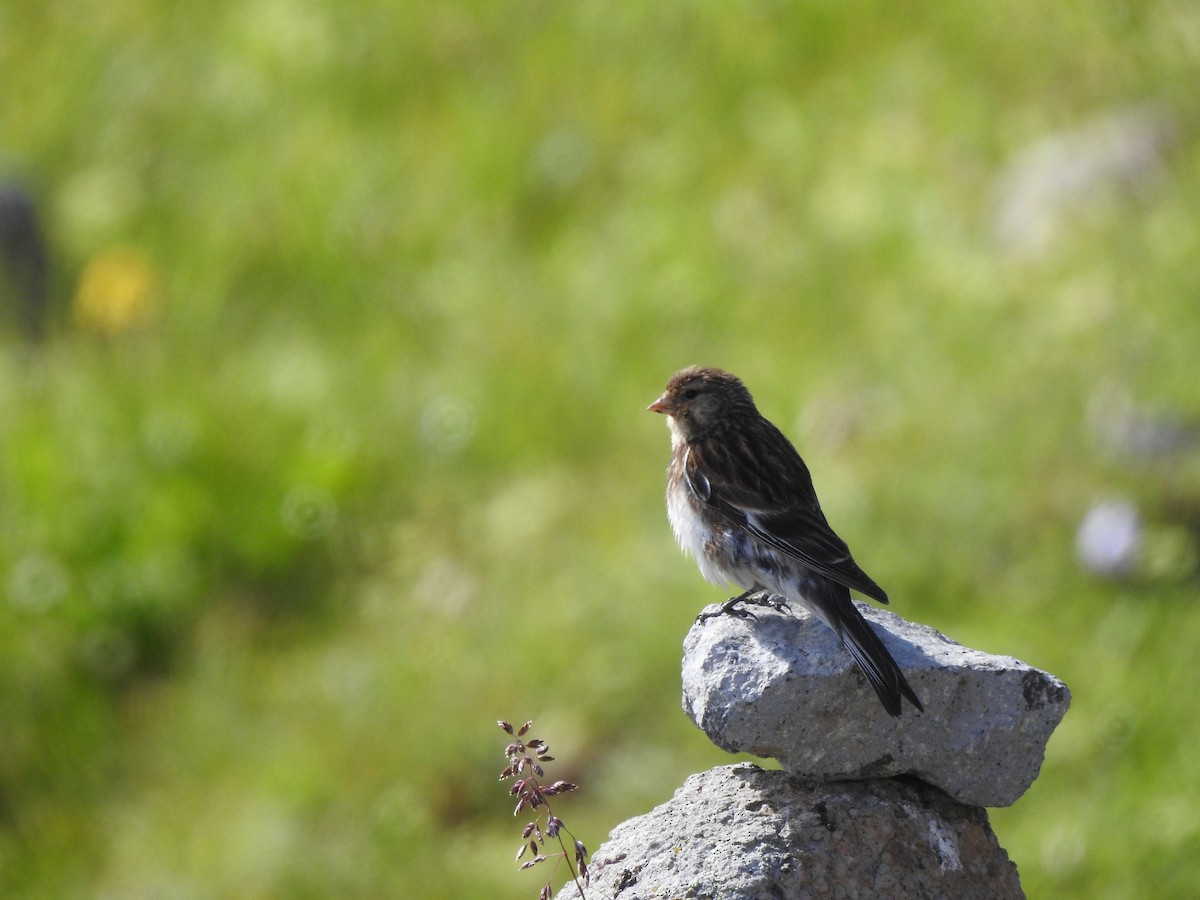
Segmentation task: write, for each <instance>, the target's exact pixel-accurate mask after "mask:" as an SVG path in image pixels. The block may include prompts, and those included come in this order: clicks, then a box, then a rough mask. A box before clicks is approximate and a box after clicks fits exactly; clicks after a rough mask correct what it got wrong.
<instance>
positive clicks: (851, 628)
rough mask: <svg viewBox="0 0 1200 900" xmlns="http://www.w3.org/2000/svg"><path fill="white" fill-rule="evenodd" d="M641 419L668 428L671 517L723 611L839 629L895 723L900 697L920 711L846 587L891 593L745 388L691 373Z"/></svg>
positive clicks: (711, 372) (706, 372)
mask: <svg viewBox="0 0 1200 900" xmlns="http://www.w3.org/2000/svg"><path fill="white" fill-rule="evenodd" d="M648 409H650V410H651V411H652V412H657V413H663V414H664V415H665V416H666V417H667V425H668V427H669V428H670V430H671V462H670V465H668V467H667V516H668V518H670V520H671V528H672V530H674V532H675V538H676V540H678V541H679V546H681V547H682V548H683V549H684V551H685V552H686V553H690V554H691V555H692V556H693V557H695V559H696V562H697V564H698V565H699V566H700V572H701V574H702V575H703V576H704V577H705V578H706V579H708V580H709V581H710V582H712V583H713V584H725V583H732V584H735V585H737V586H738V587H740V588H742V589H743V591H744V593H742V594H740V595H739V596H737V597H733V598H731V599H729V600H728V601H726V602H725V603H724V604H722V606H721V612H722V613H728V614H730V615H735V616H741V617H743V618H751V619H753V618H755V616H754V614H753V613H751V612H750V611H749V610H747V609H745V608H744V605H745V604H753V605H756V606H767V607H771V608H773V609H777V610H780V611H787V610H788V605H787V602H788V601H789V600H790V601H795V602H797V603H800V604H802V605H803V606H804V607H805V608H807V609H808V610H809V611H811V612H812V613H813V614H814V615H816V616H817V618H819V619H820V620H821V621H822V622H824V623H825V624H826V625H828V626H829V627H830V628H832V629H833V630H834V632H835V633H836V634H837V636H838V637H839V638H840V639H841V641H842V644H843V646H845V648H846V649H847V650H848V651H850V655H851V656H853V657H854V661H855V662H857V663H858V665H859V667H860V668H861V669H862V671H863V674H864V675H866V676H867V680H868V681H869V682H870V683H871V687H873V688H874V689H875V693H876V694H878V695H879V700H880V702H881V703H882V704H883V708H884V709H886V710H887V711H888V713H889V714H890V715H893V716H899V715H900V704H901V700H900V698H901V696H903V697H907V698H908V700H909V701H910V702H911V703H912V705H913V706H915V707H916V708H917V709H919V710H923V707H922V706H921V701H920V700H919V699H917V695H916V693H915V692H914V691H913V689H912V688H911V687H909V684H908V682H907V681H906V680H905V678H904V674H903V673H902V672H901V671H900V667H899V666H897V665H896V661H895V660H894V659H892V655H891V654H890V653H888V651H887V648H886V647H884V645H883V642H882V641H881V640H880V639H879V637H878V635H876V634H875V632H874V631H873V630H872V629H871V626H870V625H868V624H867V622H866V620H865V619H864V618H863V617H862V614H861V613H860V612H859V611H858V608H857V607H856V606H855V605H854V601H852V600H851V599H850V589H854V590H856V591H859V592H860V593H863V594H866V595H867V596H868V597H871V598H872V599H874V600H878V601H879V602H880V603H887V602H888V598H887V594H885V593H884V592H883V589H882V588H881V587H879V585H877V584H876V583H875V582H874V581H872V580H871V578H870V577H869V576H868V575H867V573H866V572H864V571H863V570H862V569H860V568H859V567H858V564H857V563H855V562H854V559H853V558H852V557H851V556H850V550H849V549H848V548H847V547H846V544H845V542H843V541H842V539H841V538H839V537H838V536H837V535H836V534H834V532H833V529H832V528H830V527H829V523H828V522H827V521H825V515H824V514H823V513H822V512H821V504H820V503H819V502H818V501H817V494H816V491H814V490H813V484H812V477H811V476H810V475H809V473H808V467H807V466H806V465H805V464H804V460H802V459H801V458H800V454H799V453H797V452H796V448H795V447H793V446H792V444H791V443H790V442H789V441H788V439H787V438H786V437H784V436H783V434H782V433H781V432H780V431H779V429H778V428H776V427H775V426H774V425H772V424H771V423H770V422H768V421H767V420H766V419H764V418H763V417H762V415H761V414H760V413H759V411H758V408H757V407H756V406H755V405H754V399H753V398H752V397H751V396H750V392H749V391H748V390H746V387H745V386H744V385H743V384H742V382H741V381H740V380H739V379H738V378H737V377H735V376H734V375H731V374H729V373H728V372H723V371H722V370H720V369H710V368H701V367H699V366H690V367H688V368H686V369H682V370H680V371H679V372H676V373H675V374H674V375H673V376H671V380H670V381H668V382H667V387H666V390H665V391H663V394H662V396H661V397H659V398H658V399H657V400H655V401H654V402H653V403H651V404H650V406H649V407H648ZM739 604H742V606H741V607H740V608H739ZM710 615H713V614H710ZM700 618H706V616H704V615H702V616H701V617H700Z"/></svg>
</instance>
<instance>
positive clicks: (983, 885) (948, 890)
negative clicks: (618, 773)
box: [557, 763, 1024, 900]
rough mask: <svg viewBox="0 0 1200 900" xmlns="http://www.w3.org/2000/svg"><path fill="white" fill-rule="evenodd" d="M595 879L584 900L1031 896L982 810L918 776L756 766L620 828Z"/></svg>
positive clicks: (691, 782)
mask: <svg viewBox="0 0 1200 900" xmlns="http://www.w3.org/2000/svg"><path fill="white" fill-rule="evenodd" d="M591 878H592V881H591V885H590V886H589V887H588V888H587V896H589V897H605V898H609V900H666V898H684V897H689V898H721V900H800V898H812V897H846V898H850V897H863V898H867V897H872V898H874V897H953V898H955V900H985V898H986V900H1010V898H1019V897H1023V896H1024V894H1023V893H1022V891H1021V884H1020V881H1019V879H1018V877H1017V868H1016V866H1014V865H1013V864H1012V862H1011V861H1009V859H1008V855H1007V854H1006V853H1005V852H1004V850H1003V849H1002V848H1001V847H1000V845H999V844H998V843H997V841H996V836H995V835H994V834H993V833H992V829H991V827H990V826H989V825H988V820H987V813H986V812H985V811H984V810H982V809H978V808H974V807H968V806H963V805H961V804H958V803H955V802H954V801H953V800H951V799H950V798H948V797H947V796H946V795H945V794H943V793H942V792H941V791H938V790H937V789H935V788H931V787H929V786H927V785H923V784H921V783H920V782H918V781H913V780H907V781H903V780H899V779H886V780H878V781H859V782H832V783H815V782H804V781H799V780H796V779H793V778H791V777H789V776H788V775H787V774H786V773H784V772H778V771H774V772H768V771H764V770H763V769H760V768H759V767H758V766H754V765H750V764H748V763H742V764H739V765H734V766H721V767H718V768H716V769H712V770H710V771H708V772H701V773H699V774H697V775H692V776H691V777H690V778H688V780H687V781H686V782H684V784H683V786H682V787H681V788H679V790H677V791H676V792H675V796H674V797H672V798H671V799H670V800H668V801H667V802H666V803H664V804H662V805H661V806H658V807H656V808H655V809H653V810H651V811H650V812H648V813H646V814H645V815H642V816H637V817H636V818H633V819H630V820H628V821H626V822H623V823H622V824H620V825H618V826H617V827H616V828H615V829H613V832H612V834H611V835H610V836H609V839H608V840H607V841H606V842H605V843H604V844H602V845H601V846H600V847H598V848H596V850H595V852H594V853H593V854H592V857H591ZM557 896H558V897H559V898H560V900H565V898H578V897H579V893H578V891H577V890H576V888H575V887H574V885H572V884H569V883H568V884H567V885H566V886H564V887H563V889H562V890H561V891H560V892H559V893H558V894H557Z"/></svg>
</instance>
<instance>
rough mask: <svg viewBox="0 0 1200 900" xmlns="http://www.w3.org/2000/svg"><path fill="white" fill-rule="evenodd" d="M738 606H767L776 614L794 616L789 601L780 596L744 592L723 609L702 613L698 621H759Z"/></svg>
mask: <svg viewBox="0 0 1200 900" xmlns="http://www.w3.org/2000/svg"><path fill="white" fill-rule="evenodd" d="M738 604H749V605H751V606H765V607H768V608H769V609H773V610H775V611H776V612H781V613H786V614H787V615H789V616H790V615H791V614H792V610H791V607H789V606H788V604H787V600H785V599H784V598H783V597H781V596H779V595H778V594H772V593H771V592H770V591H744V592H743V593H741V594H738V595H737V596H736V597H730V598H729V599H728V600H726V601H725V602H724V603H722V604H721V608H720V609H718V610H717V611H716V612H702V613H700V615H698V616H696V621H697V622H703V621H705V620H707V619H714V618H716V617H717V616H734V617H736V618H738V619H753V620H754V621H755V622H757V621H758V616H756V615H755V614H754V613H752V612H750V610H748V609H745V608H743V607H741V606H739V605H738Z"/></svg>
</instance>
